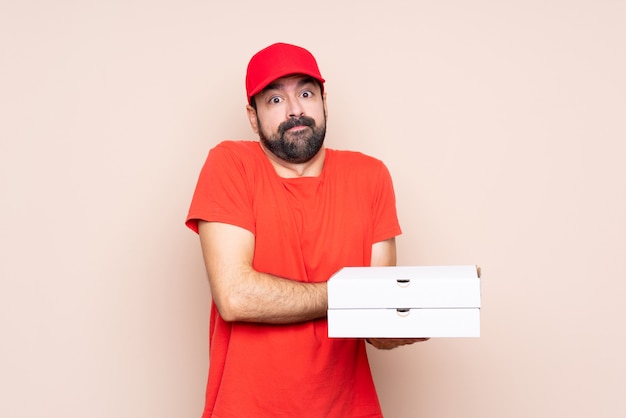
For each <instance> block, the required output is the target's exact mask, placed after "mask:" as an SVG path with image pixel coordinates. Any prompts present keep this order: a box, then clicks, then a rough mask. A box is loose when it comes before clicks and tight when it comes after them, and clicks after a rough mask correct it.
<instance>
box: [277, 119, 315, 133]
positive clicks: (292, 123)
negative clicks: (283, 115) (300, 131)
mask: <svg viewBox="0 0 626 418" xmlns="http://www.w3.org/2000/svg"><path fill="white" fill-rule="evenodd" d="M296 126H308V127H309V128H313V127H314V126H315V119H313V118H310V117H308V116H300V117H299V118H289V120H286V121H284V122H283V123H281V124H280V125H278V132H279V133H281V134H284V133H285V131H288V130H289V129H291V128H295V127H296Z"/></svg>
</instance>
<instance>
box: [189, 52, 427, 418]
mask: <svg viewBox="0 0 626 418" xmlns="http://www.w3.org/2000/svg"><path fill="white" fill-rule="evenodd" d="M246 90H247V96H248V106H247V113H248V118H249V120H250V125H251V127H252V130H253V131H254V132H255V133H256V134H258V136H259V141H225V142H222V143H220V144H219V145H217V146H216V147H215V148H213V149H212V150H211V151H210V152H209V156H208V158H207V160H206V163H205V165H204V167H203V169H202V171H201V173H200V178H199V180H198V184H197V187H196V191H195V193H194V197H193V200H192V203H191V208H190V210H189V214H188V217H187V225H188V226H189V227H190V228H191V229H192V230H194V231H196V232H198V233H199V235H200V240H201V244H202V251H203V254H204V261H205V264H206V269H207V273H208V277H209V283H210V288H211V294H212V297H213V303H212V309H211V326H210V367H209V379H208V384H207V393H206V406H205V411H204V415H203V418H208V417H219V418H242V417H253V418H257V417H259V418H261V417H272V418H274V417H298V418H309V417H310V418H322V417H324V418H349V417H382V413H381V410H380V405H379V402H378V398H377V396H376V391H375V388H374V383H373V381H372V376H371V373H370V368H369V364H368V360H367V354H366V350H365V342H364V341H363V340H361V339H329V338H328V327H327V321H326V318H325V317H326V311H327V308H328V306H327V305H328V302H327V292H326V281H327V280H328V279H329V278H330V277H331V275H332V274H334V273H335V272H337V271H338V270H339V269H340V268H342V267H345V266H369V265H394V264H395V262H396V247H395V236H396V235H398V234H400V232H401V231H400V226H399V224H398V219H397V215H396V207H395V197H394V192H393V186H392V182H391V178H390V176H389V172H388V171H387V169H386V167H385V166H384V164H383V163H382V162H380V161H379V160H376V159H374V158H371V157H368V156H366V155H363V154H360V153H356V152H348V151H337V150H331V149H326V148H325V147H324V137H325V134H326V118H327V115H328V109H327V106H326V100H325V92H324V79H323V78H322V76H321V73H320V71H319V68H318V65H317V62H316V60H315V58H314V57H313V56H312V55H311V54H310V53H309V52H308V51H307V50H305V49H303V48H300V47H297V46H294V45H288V44H282V43H279V44H274V45H271V46H269V47H267V48H265V49H263V50H261V51H259V52H258V53H257V54H256V55H254V57H252V59H251V60H250V63H249V64H248V69H247V75H246ZM415 341H418V340H371V341H370V343H371V344H373V345H374V346H376V347H378V348H387V349H388V348H393V347H396V346H399V345H404V344H409V343H412V342H415Z"/></svg>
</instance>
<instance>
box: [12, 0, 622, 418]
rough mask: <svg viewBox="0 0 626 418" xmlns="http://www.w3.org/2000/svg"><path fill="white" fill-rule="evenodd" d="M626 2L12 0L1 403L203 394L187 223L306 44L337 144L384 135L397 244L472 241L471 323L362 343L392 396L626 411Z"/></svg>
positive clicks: (121, 412) (548, 413)
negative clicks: (229, 150)
mask: <svg viewBox="0 0 626 418" xmlns="http://www.w3.org/2000/svg"><path fill="white" fill-rule="evenodd" d="M624 22H626V6H625V3H624V2H623V1H621V0H614V1H607V0H605V1H602V0H596V1H592V0H572V1H546V0H542V1H536V0H526V1H522V0H519V1H506V0H505V1H488V0H477V1H472V2H466V1H461V0H443V1H437V2H433V1H400V0H386V1H378V2H373V1H372V2H369V1H356V0H353V1H349V2H340V1H318V2H313V3H306V4H302V3H293V2H286V1H275V0H270V1H264V2H261V1H231V2H217V1H199V0H197V1H185V0H182V1H173V0H156V1H155V0H153V1H147V0H124V1H120V0H113V1H100V2H96V1H70V0H58V1H55V2H43V1H32V0H22V1H19V2H18V1H10V0H1V1H0V47H1V55H0V59H1V61H0V103H1V104H0V199H1V200H0V278H1V282H0V283H1V284H0V286H1V287H0V332H1V344H0V416H1V417H3V418H27V417H28V418H31V417H43V416H46V417H63V418H70V417H71V418H73V417H76V418H78V417H87V416H89V417H94V418H100V417H107V418H113V417H115V418H122V417H132V418H137V417H142V418H143V417H145V418H147V417H150V418H157V417H158V418H180V417H199V415H200V412H201V409H202V406H203V394H204V385H205V381H206V373H207V364H208V359H207V349H208V348H207V346H208V342H207V341H208V337H207V334H208V329H207V328H208V315H209V304H210V294H209V290H208V285H207V283H206V278H205V272H204V266H203V264H202V260H201V254H200V249H199V243H198V239H197V236H195V234H193V233H192V232H191V231H189V230H187V229H186V228H185V227H184V225H183V221H184V218H185V215H186V211H187V208H188V204H189V201H190V199H191V195H192V192H193V188H194V186H195V182H196V179H197V175H198V172H199V170H200V168H201V165H202V163H203V161H204V159H205V157H206V153H207V152H208V150H209V148H211V147H212V146H214V145H215V144H216V143H217V142H219V141H221V140H223V139H255V137H254V135H253V133H252V131H251V130H250V127H249V125H248V122H247V119H246V116H245V110H244V106H245V91H244V75H245V66H246V64H247V61H248V59H249V58H250V56H251V55H252V54H253V53H254V52H256V51H257V50H259V49H261V48H263V47H265V46H267V45H269V44H270V43H273V42H277V41H281V42H290V43H296V44H299V45H302V46H305V47H306V48H308V49H310V50H311V51H312V52H313V53H314V54H315V55H316V57H317V58H318V61H319V64H320V67H321V69H322V73H323V74H324V76H325V78H326V79H327V80H328V82H327V85H326V90H327V92H328V106H329V112H330V118H329V125H328V136H327V145H328V146H329V147H332V148H340V149H354V150H359V151H363V152H366V153H368V154H370V155H373V156H376V157H378V158H380V159H382V160H383V161H384V162H385V163H386V164H387V166H388V167H389V169H390V171H391V173H392V176H393V178H394V184H395V187H396V194H397V202H398V211H399V216H400V220H401V223H402V227H403V232H404V233H403V235H402V236H401V237H399V238H398V248H399V264H401V265H427V264H479V265H481V266H482V270H483V279H482V280H483V281H482V294H483V309H482V336H481V337H480V338H478V339H438V340H431V341H429V342H427V343H422V344H418V345H414V346H411V347H403V348H399V349H397V350H393V351H390V352H378V351H375V350H370V357H371V363H372V369H373V373H374V376H375V380H376V384H377V387H378V390H379V394H380V398H381V402H382V406H383V409H384V411H385V413H386V417H388V418H406V417H428V418H440V417H441V418H457V417H464V418H502V417H507V418H514V417H534V418H538V417H570V418H575V417H588V416H594V417H607V418H608V417H610V418H613V417H615V418H618V417H620V418H621V417H624V416H626V400H625V399H626V398H624V394H625V393H626V379H625V378H624V375H625V374H626V360H625V354H624V353H626V343H625V337H626V324H625V322H626V321H625V314H624V308H623V307H624V298H625V296H626V280H625V279H626V245H625V238H624V237H625V236H626V220H625V214H626V164H625V163H624V156H625V155H626V152H625V151H626V146H625V142H626V141H625V140H626V123H625V119H626V81H625V80H626V79H625V77H624V74H626V25H625V24H624Z"/></svg>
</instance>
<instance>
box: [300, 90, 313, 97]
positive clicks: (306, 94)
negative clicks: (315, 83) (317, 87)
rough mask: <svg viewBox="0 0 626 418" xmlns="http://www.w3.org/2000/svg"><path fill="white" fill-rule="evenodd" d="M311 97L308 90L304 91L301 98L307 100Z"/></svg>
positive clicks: (311, 94)
mask: <svg viewBox="0 0 626 418" xmlns="http://www.w3.org/2000/svg"><path fill="white" fill-rule="evenodd" d="M312 96H313V93H312V92H311V91H309V90H306V91H303V92H302V97H306V98H309V97H312Z"/></svg>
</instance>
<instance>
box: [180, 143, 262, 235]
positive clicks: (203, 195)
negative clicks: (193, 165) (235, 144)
mask: <svg viewBox="0 0 626 418" xmlns="http://www.w3.org/2000/svg"><path fill="white" fill-rule="evenodd" d="M248 176H249V173H248V171H247V170H246V164H245V158H242V156H241V155H238V154H237V153H236V152H235V150H234V149H231V148H230V147H228V146H226V145H225V144H224V143H222V144H219V145H217V146H216V147H215V148H213V149H211V151H210V152H209V155H208V157H207V159H206V161H205V163H204V166H203V167H202V170H201V171H200V176H199V178H198V183H197V184H196V189H195V192H194V194H193V198H192V200H191V205H190V208H189V212H188V214H187V219H186V222H185V224H186V225H187V226H188V227H189V228H190V229H191V230H193V231H195V232H198V221H201V220H202V221H208V222H223V223H228V224H231V225H236V226H239V227H241V228H245V229H247V230H249V231H251V232H252V233H255V222H254V217H253V211H252V194H251V181H250V179H249V178H248Z"/></svg>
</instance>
